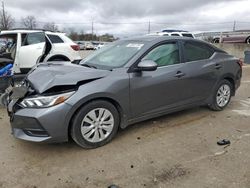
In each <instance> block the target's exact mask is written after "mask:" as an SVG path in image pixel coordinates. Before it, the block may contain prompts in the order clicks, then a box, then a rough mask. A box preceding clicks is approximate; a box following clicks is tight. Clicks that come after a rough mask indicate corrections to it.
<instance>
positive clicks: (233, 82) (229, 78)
mask: <svg viewBox="0 0 250 188" xmlns="http://www.w3.org/2000/svg"><path fill="white" fill-rule="evenodd" d="M223 80H227V81H229V82H230V83H231V84H232V86H233V93H232V96H234V95H235V80H234V77H233V76H232V75H231V74H227V75H224V76H223Z"/></svg>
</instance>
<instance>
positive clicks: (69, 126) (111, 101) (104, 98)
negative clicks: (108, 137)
mask: <svg viewBox="0 0 250 188" xmlns="http://www.w3.org/2000/svg"><path fill="white" fill-rule="evenodd" d="M97 100H103V101H107V102H109V103H111V104H112V105H114V107H115V108H116V109H117V111H118V114H119V118H120V125H119V127H120V128H123V127H124V126H123V125H124V124H126V121H125V119H126V118H125V117H124V115H123V114H124V110H123V109H122V107H121V105H120V103H119V102H118V101H117V100H115V99H113V98H111V97H96V98H91V99H88V100H87V101H84V102H80V103H78V104H77V106H76V107H75V108H74V109H73V110H72V111H71V116H70V120H69V122H68V125H67V126H68V130H67V131H68V138H71V136H70V130H71V127H72V121H73V119H74V117H75V114H76V113H77V112H78V111H79V110H80V109H81V108H82V107H83V106H84V105H86V104H88V103H90V102H92V101H97Z"/></svg>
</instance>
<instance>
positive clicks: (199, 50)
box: [184, 42, 214, 62]
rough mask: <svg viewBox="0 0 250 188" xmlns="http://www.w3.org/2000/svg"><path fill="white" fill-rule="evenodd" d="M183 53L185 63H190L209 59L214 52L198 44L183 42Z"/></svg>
mask: <svg viewBox="0 0 250 188" xmlns="http://www.w3.org/2000/svg"><path fill="white" fill-rule="evenodd" d="M184 52H185V57H186V61H187V62H190V61H198V60H204V59H209V58H210V57H211V56H212V55H213V53H214V50H213V49H212V48H210V47H209V46H207V45H205V44H202V43H199V42H185V43H184Z"/></svg>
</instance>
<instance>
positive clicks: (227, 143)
mask: <svg viewBox="0 0 250 188" xmlns="http://www.w3.org/2000/svg"><path fill="white" fill-rule="evenodd" d="M217 144H218V145H219V146H225V145H230V144H231V142H230V140H227V139H223V140H220V141H218V142H217Z"/></svg>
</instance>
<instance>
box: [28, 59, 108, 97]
mask: <svg viewBox="0 0 250 188" xmlns="http://www.w3.org/2000/svg"><path fill="white" fill-rule="evenodd" d="M109 73H110V71H108V70H100V69H93V68H87V67H83V66H81V65H75V64H72V63H70V62H53V63H52V62H50V63H42V64H39V65H37V66H36V67H35V68H34V69H32V70H31V71H30V73H29V74H28V75H27V78H26V79H27V80H28V82H29V83H30V84H31V86H32V88H33V89H35V90H36V92H38V93H43V92H45V91H47V90H48V89H50V88H53V87H55V86H72V85H77V84H78V83H79V82H83V81H84V82H88V81H93V80H96V79H100V78H103V77H105V76H107V75H108V74H109Z"/></svg>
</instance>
